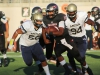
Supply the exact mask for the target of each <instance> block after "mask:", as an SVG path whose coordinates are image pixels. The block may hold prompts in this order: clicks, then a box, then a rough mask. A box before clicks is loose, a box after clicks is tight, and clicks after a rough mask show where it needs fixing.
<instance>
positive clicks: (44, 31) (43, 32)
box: [42, 23, 50, 44]
mask: <svg viewBox="0 0 100 75" xmlns="http://www.w3.org/2000/svg"><path fill="white" fill-rule="evenodd" d="M45 28H46V25H45V24H44V23H43V27H42V36H43V39H44V42H45V44H48V43H50V40H48V39H46V29H45Z"/></svg>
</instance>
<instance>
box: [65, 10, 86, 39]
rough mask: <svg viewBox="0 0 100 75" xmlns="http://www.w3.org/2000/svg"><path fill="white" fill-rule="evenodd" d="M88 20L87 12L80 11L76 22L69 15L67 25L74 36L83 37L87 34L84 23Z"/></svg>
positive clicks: (70, 33)
mask: <svg viewBox="0 0 100 75" xmlns="http://www.w3.org/2000/svg"><path fill="white" fill-rule="evenodd" d="M66 16H67V15H66ZM87 20H88V17H87V13H86V12H80V11H78V12H77V19H76V21H75V22H72V21H71V20H70V19H69V18H68V17H67V19H66V21H65V25H66V27H67V28H68V32H69V35H70V36H72V37H82V36H84V35H86V31H85V27H84V24H85V22H86V21H87Z"/></svg>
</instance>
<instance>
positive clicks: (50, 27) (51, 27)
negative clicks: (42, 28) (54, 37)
mask: <svg viewBox="0 0 100 75" xmlns="http://www.w3.org/2000/svg"><path fill="white" fill-rule="evenodd" d="M46 30H47V31H49V32H57V31H59V29H58V27H56V26H49V27H48V28H46Z"/></svg>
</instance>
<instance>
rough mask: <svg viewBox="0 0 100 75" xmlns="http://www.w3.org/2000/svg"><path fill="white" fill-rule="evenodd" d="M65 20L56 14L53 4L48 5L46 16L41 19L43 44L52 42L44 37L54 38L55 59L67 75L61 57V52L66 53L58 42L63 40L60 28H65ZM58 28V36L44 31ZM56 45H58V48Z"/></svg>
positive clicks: (64, 17) (60, 14) (59, 14)
mask: <svg viewBox="0 0 100 75" xmlns="http://www.w3.org/2000/svg"><path fill="white" fill-rule="evenodd" d="M65 20H66V16H65V15H64V14H62V13H58V6H57V5H56V4H55V3H50V4H48V5H47V8H46V16H45V17H44V19H43V23H44V24H43V30H42V35H43V39H44V42H45V43H46V44H49V43H51V42H52V41H51V40H49V39H47V38H46V35H49V36H52V37H53V38H55V41H56V44H55V48H54V51H55V54H56V56H57V59H58V61H59V62H60V64H61V65H62V66H63V67H64V68H65V70H66V71H67V73H68V74H66V75H69V74H70V73H71V71H70V69H69V68H68V66H67V63H66V61H65V60H64V58H63V57H62V56H61V54H62V52H64V51H66V48H65V47H64V49H63V47H62V45H61V44H60V42H59V41H60V38H63V35H62V34H63V31H62V29H63V28H62V27H64V26H65V25H64V21H65ZM60 26H61V28H60V29H59V32H60V33H59V34H58V32H57V33H56V32H52V33H51V32H50V33H49V29H46V28H48V27H60ZM53 34H57V35H56V36H58V37H54V35H53ZM60 35H62V36H60ZM53 41H54V40H53ZM58 44H59V46H58ZM63 50H64V51H63Z"/></svg>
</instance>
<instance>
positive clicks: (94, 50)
mask: <svg viewBox="0 0 100 75" xmlns="http://www.w3.org/2000/svg"><path fill="white" fill-rule="evenodd" d="M90 52H100V50H92V51H89V50H88V51H87V53H90ZM11 53H15V52H7V54H11ZM16 54H17V53H16ZM19 54H20V55H7V57H22V55H21V53H19ZM63 56H67V54H63ZM0 57H3V56H2V55H0Z"/></svg>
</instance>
